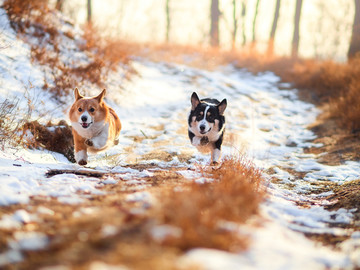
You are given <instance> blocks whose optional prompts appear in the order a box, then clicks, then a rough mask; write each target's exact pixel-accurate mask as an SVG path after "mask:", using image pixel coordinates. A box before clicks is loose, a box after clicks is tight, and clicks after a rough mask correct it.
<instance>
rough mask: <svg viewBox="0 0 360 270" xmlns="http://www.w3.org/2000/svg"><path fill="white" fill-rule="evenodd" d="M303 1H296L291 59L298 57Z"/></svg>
mask: <svg viewBox="0 0 360 270" xmlns="http://www.w3.org/2000/svg"><path fill="white" fill-rule="evenodd" d="M301 6H302V0H296V9H295V17H294V33H293V39H292V45H291V57H294V58H296V57H298V52H299V41H300V34H299V33H300V15H301Z"/></svg>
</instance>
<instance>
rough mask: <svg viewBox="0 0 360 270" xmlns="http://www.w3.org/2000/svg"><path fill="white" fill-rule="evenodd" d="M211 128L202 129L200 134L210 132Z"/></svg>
mask: <svg viewBox="0 0 360 270" xmlns="http://www.w3.org/2000/svg"><path fill="white" fill-rule="evenodd" d="M210 130H211V128H209V130H204V131H202V130H200V134H202V135H204V134H206V133H208V132H210Z"/></svg>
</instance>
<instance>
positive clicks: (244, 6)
mask: <svg viewBox="0 0 360 270" xmlns="http://www.w3.org/2000/svg"><path fill="white" fill-rule="evenodd" d="M245 17H246V0H243V1H242V2H241V21H242V24H241V28H242V29H241V31H242V45H243V46H245V44H246V28H245Z"/></svg>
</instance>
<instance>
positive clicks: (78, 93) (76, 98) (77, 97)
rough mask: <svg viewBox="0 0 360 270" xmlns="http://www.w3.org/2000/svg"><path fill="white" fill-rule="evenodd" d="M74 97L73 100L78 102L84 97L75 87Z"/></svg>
mask: <svg viewBox="0 0 360 270" xmlns="http://www.w3.org/2000/svg"><path fill="white" fill-rule="evenodd" d="M74 96H75V100H79V99H82V98H83V97H84V96H82V95H81V94H80V92H79V89H77V87H75V89H74Z"/></svg>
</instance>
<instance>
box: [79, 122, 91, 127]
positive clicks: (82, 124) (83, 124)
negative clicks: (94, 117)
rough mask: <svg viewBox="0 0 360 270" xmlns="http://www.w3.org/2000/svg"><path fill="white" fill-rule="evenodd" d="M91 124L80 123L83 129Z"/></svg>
mask: <svg viewBox="0 0 360 270" xmlns="http://www.w3.org/2000/svg"><path fill="white" fill-rule="evenodd" d="M91 124H92V122H90V123H84V122H83V123H80V125H81V126H82V127H83V128H88V127H89V126H90V125H91Z"/></svg>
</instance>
